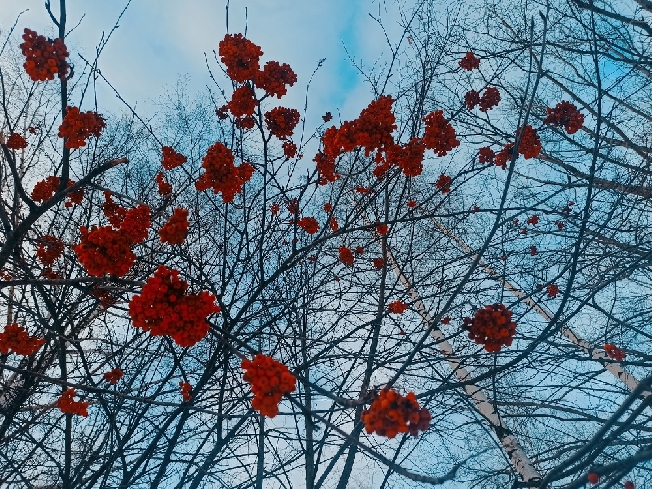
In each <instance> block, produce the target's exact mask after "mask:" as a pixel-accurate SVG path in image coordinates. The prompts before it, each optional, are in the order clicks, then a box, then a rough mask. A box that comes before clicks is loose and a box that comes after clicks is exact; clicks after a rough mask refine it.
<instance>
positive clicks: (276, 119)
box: [265, 107, 300, 139]
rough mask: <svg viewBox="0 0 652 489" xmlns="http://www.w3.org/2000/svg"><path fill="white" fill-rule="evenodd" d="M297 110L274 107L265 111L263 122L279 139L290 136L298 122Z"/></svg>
mask: <svg viewBox="0 0 652 489" xmlns="http://www.w3.org/2000/svg"><path fill="white" fill-rule="evenodd" d="M299 117H300V115H299V111H298V110H296V109H287V108H285V107H276V108H274V109H272V110H269V111H267V112H265V123H266V124H267V128H268V129H269V131H270V132H271V133H272V134H273V135H274V136H276V137H277V138H279V139H285V138H287V137H290V136H292V132H293V131H294V128H295V127H296V125H297V124H298V123H299Z"/></svg>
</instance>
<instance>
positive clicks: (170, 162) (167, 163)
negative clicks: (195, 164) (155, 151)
mask: <svg viewBox="0 0 652 489" xmlns="http://www.w3.org/2000/svg"><path fill="white" fill-rule="evenodd" d="M162 152H163V158H162V159H161V165H162V166H163V168H165V169H166V170H172V169H173V168H176V167H177V166H181V165H183V164H184V163H185V162H186V161H188V158H186V157H185V156H183V155H182V154H181V153H177V152H176V151H175V150H174V148H173V147H172V146H163V149H162Z"/></svg>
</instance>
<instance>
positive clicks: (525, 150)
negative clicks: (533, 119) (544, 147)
mask: <svg viewBox="0 0 652 489" xmlns="http://www.w3.org/2000/svg"><path fill="white" fill-rule="evenodd" d="M521 132H523V136H522V137H521V144H520V145H519V147H518V152H519V153H520V154H522V155H523V158H525V159H526V160H528V159H530V158H536V157H537V156H539V153H540V152H541V140H540V139H539V135H538V134H537V132H536V130H534V129H533V128H532V126H530V125H529V124H528V125H527V126H525V128H519V130H518V131H517V132H516V135H517V136H518V135H519V134H520V133H521Z"/></svg>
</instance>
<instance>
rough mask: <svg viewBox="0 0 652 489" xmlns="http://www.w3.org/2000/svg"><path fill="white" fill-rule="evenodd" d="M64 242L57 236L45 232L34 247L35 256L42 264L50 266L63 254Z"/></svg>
mask: <svg viewBox="0 0 652 489" xmlns="http://www.w3.org/2000/svg"><path fill="white" fill-rule="evenodd" d="M63 250H64V244H63V241H61V240H60V239H59V238H56V237H54V236H50V235H49V234H46V235H45V236H43V237H42V238H41V242H40V243H39V244H38V246H37V248H36V256H37V257H38V259H39V260H40V261H41V263H43V265H46V266H50V265H52V264H53V263H54V261H55V260H56V259H57V258H59V257H60V256H61V255H62V254H63Z"/></svg>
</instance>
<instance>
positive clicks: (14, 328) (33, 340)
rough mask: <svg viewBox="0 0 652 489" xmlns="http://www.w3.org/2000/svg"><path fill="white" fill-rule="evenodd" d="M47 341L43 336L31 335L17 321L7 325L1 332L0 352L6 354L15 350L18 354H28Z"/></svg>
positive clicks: (34, 351)
mask: <svg viewBox="0 0 652 489" xmlns="http://www.w3.org/2000/svg"><path fill="white" fill-rule="evenodd" d="M44 343H45V340H44V339H43V338H37V337H36V336H30V335H29V333H27V330H26V329H25V328H23V327H22V326H19V325H18V324H17V323H13V324H8V325H7V326H5V330H4V332H2V333H0V353H2V354H4V355H6V354H8V353H9V352H10V351H13V352H14V353H15V354H16V355H24V356H28V355H31V354H32V353H36V352H37V351H38V350H39V348H41V345H43V344H44Z"/></svg>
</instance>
